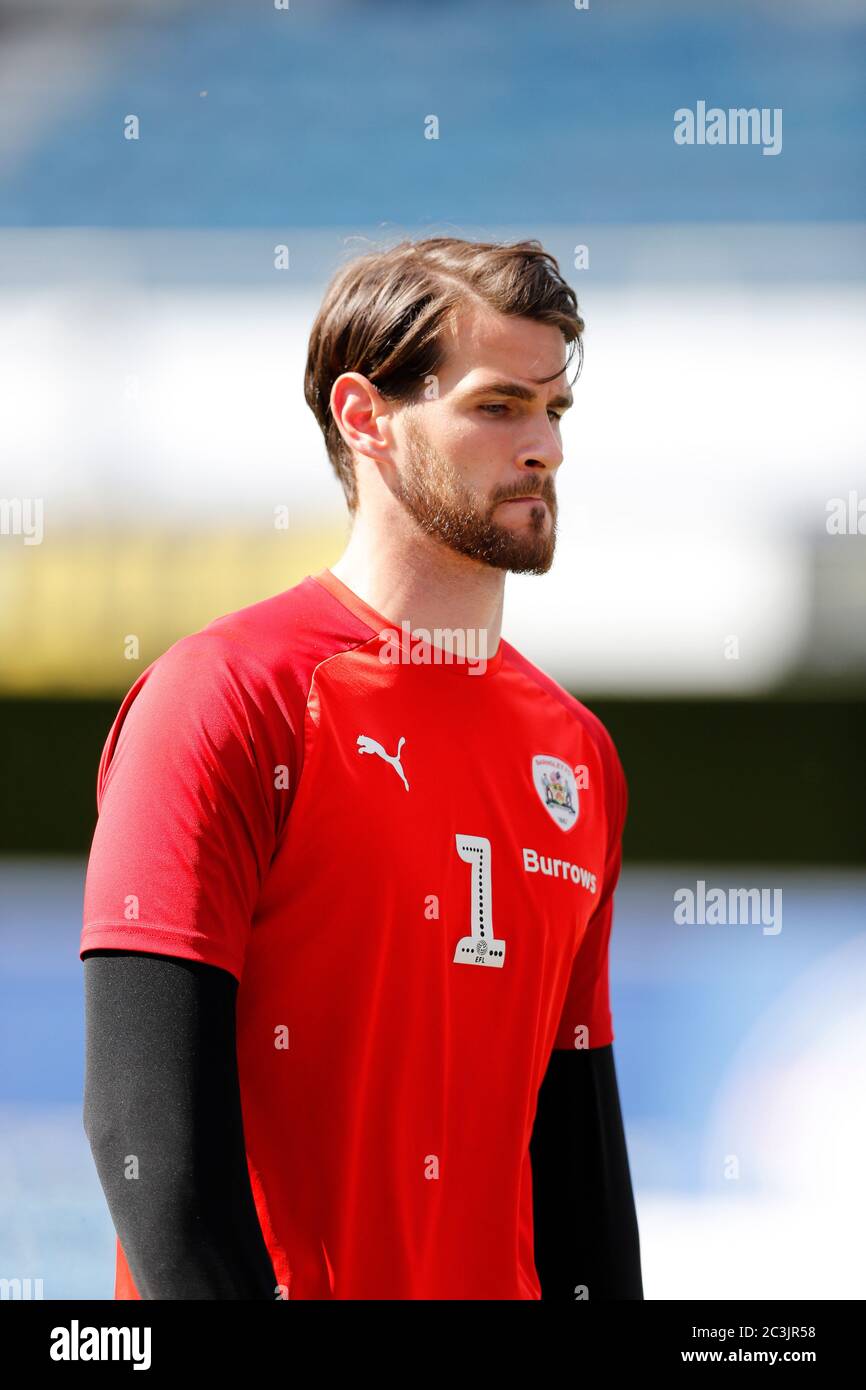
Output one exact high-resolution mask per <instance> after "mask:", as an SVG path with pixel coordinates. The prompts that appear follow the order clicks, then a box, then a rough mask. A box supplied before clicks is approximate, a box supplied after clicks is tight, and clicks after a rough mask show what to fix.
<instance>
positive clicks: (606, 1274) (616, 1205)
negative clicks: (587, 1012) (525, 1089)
mask: <svg viewBox="0 0 866 1390" xmlns="http://www.w3.org/2000/svg"><path fill="white" fill-rule="evenodd" d="M529 1152H530V1162H531V1164H532V1194H533V1219H534V1223H535V1267H536V1270H537V1272H538V1278H539V1280H540V1282H541V1298H542V1302H560V1303H561V1302H574V1300H575V1297H576V1295H575V1289H576V1288H578V1286H584V1285H585V1286H586V1295H585V1296H586V1297H588V1298H589V1299H590V1300H593V1299H595V1300H599V1299H605V1300H610V1299H643V1283H642V1280H641V1266H640V1242H639V1237H638V1225H637V1213H636V1211H635V1205H634V1195H633V1193H632V1186H631V1175H630V1172H629V1166H628V1154H627V1152H626V1143H625V1132H624V1129H623V1123H622V1112H621V1109H620V1101H619V1089H618V1087H617V1081H616V1069H615V1067H614V1061H613V1046H612V1044H609V1045H608V1046H607V1047H594V1048H584V1049H577V1048H562V1049H554V1051H553V1052H552V1053H551V1057H550V1062H549V1063H548V1068H547V1072H546V1073H545V1077H544V1081H543V1082H542V1084H541V1087H540V1089H539V1092H538V1107H537V1110H536V1116H535V1125H534V1128H533V1131H532V1139H531V1141H530V1148H529Z"/></svg>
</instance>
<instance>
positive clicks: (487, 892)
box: [454, 835, 505, 967]
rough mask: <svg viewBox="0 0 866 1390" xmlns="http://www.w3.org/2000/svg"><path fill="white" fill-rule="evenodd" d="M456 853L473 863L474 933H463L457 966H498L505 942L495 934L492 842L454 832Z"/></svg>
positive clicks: (471, 889) (501, 961)
mask: <svg viewBox="0 0 866 1390" xmlns="http://www.w3.org/2000/svg"><path fill="white" fill-rule="evenodd" d="M454 838H455V840H456V841H457V853H458V854H459V855H460V858H461V859H462V860H463V862H464V863H466V864H470V865H471V866H472V881H471V888H470V891H471V894H472V912H471V922H472V935H471V936H461V938H460V940H459V941H458V942H457V949H456V950H455V952H454V964H455V965H498V966H500V967H501V966H502V965H503V964H504V962H505V942H504V941H499V940H497V939H496V937H495V936H494V935H493V893H492V890H491V886H490V857H491V854H490V841H489V840H488V839H486V838H485V837H484V836H483V835H455V836H454Z"/></svg>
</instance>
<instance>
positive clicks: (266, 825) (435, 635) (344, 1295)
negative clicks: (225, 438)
mask: <svg viewBox="0 0 866 1390" xmlns="http://www.w3.org/2000/svg"><path fill="white" fill-rule="evenodd" d="M582 329H583V323H582V320H581V318H580V316H579V314H578V310H577V303H576V300H575V297H574V294H573V291H572V290H571V289H570V288H569V287H568V285H567V284H566V283H565V282H564V281H563V279H562V277H561V275H560V273H559V268H558V266H557V264H556V261H555V260H554V259H553V258H552V257H550V256H549V255H548V254H547V253H545V252H544V250H543V249H542V247H541V246H540V245H539V243H537V242H519V243H516V244H513V245H492V244H486V243H471V242H466V241H461V240H458V239H455V238H432V239H428V240H425V241H420V242H417V243H413V242H404V243H401V244H400V245H399V246H397V247H394V248H392V249H390V250H387V251H384V252H381V251H374V252H371V253H369V254H368V255H365V256H362V257H359V258H358V259H356V260H354V261H352V262H351V263H350V264H348V265H346V266H344V267H343V268H342V270H341V271H340V272H339V273H338V275H337V276H336V277H335V279H334V281H333V282H332V284H331V286H330V288H329V290H328V293H327V295H326V298H325V300H324V302H323V304H322V307H321V309H320V312H319V315H318V317H317V319H316V322H315V324H314V326H313V330H312V334H311V338H310V345H309V354H308V362H307V372H306V385H305V390H306V397H307V401H308V403H309V404H310V406H311V408H312V409H313V411H314V413H315V415H316V418H317V419H318V421H319V424H320V426H321V427H322V430H323V433H324V436H325V441H326V447H327V450H328V455H329V458H330V460H331V463H332V465H333V467H334V469H335V471H336V473H337V476H338V478H339V480H340V482H341V484H342V486H343V488H344V491H345V495H346V499H347V503H348V506H349V510H350V513H351V516H352V527H351V535H350V539H349V542H348V545H347V547H346V550H345V552H344V554H343V556H342V558H341V559H340V561H339V562H338V563H337V564H336V565H334V566H333V567H332V568H330V569H325V570H323V571H321V572H320V573H319V574H316V575H308V576H307V577H306V578H305V579H304V580H303V581H302V582H301V583H300V584H298V585H296V586H294V587H293V588H291V589H289V590H287V591H286V592H284V593H282V594H278V595H276V596H275V597H273V598H270V599H266V600H264V601H263V602H260V603H256V604H253V605H252V606H250V607H248V608H245V609H243V610H241V611H240V612H237V613H232V614H229V615H227V616H225V617H223V618H220V619H218V620H216V621H215V622H213V623H211V624H210V625H209V626H208V627H206V628H204V629H203V630H202V631H201V632H199V633H195V634H193V635H191V636H189V637H186V638H183V639H181V640H180V641H179V642H177V643H175V645H174V646H173V647H171V648H170V649H169V650H168V651H167V652H166V653H164V654H163V656H162V657H160V658H159V659H158V660H157V661H156V662H154V663H153V664H152V665H151V666H150V667H149V668H148V669H147V670H146V671H145V672H143V673H142V675H141V676H140V677H139V679H138V680H137V681H136V683H135V684H134V686H133V687H132V689H131V690H130V692H129V694H128V695H127V696H126V698H125V700H124V701H123V704H122V705H121V708H120V711H119V713H118V716H117V719H116V720H115V723H114V725H113V727H112V730H111V732H110V734H109V737H108V740H107V743H106V746H105V750H104V752H103V756H102V761H101V764H100V769H99V780H98V804H99V820H98V823H97V827H96V831H95V834H94V840H93V846H92V849H91V855H90V861H89V864H88V873H87V883H86V889H85V910H84V929H83V932H82V938H81V954H82V957H83V958H84V959H85V977H86V989H87V993H86V1001H87V1083H86V1098H85V1127H86V1129H87V1133H88V1136H89V1138H90V1141H91V1145H92V1148H93V1153H94V1157H95V1160H96V1164H97V1168H98V1171H99V1175H100V1179H101V1181H102V1184H103V1187H104V1190H105V1193H106V1197H107V1200H108V1203H109V1207H110V1210H111V1213H112V1217H113V1220H114V1223H115V1227H116V1230H117V1234H118V1238H119V1239H118V1249H117V1279H116V1290H115V1292H116V1297H118V1298H135V1297H142V1298H146V1299H154V1298H274V1297H283V1298H300V1299H472V1300H480V1299H538V1298H539V1297H543V1298H544V1299H545V1300H569V1301H573V1300H574V1299H575V1298H583V1297H589V1298H590V1299H631V1298H635V1299H640V1298H642V1297H643V1292H642V1285H641V1274H640V1257H639V1245H638V1232H637V1222H636V1219H635V1210H634V1201H633V1196H632V1190H631V1182H630V1176H629V1168H628V1160H627V1154H626V1147H625V1140H624V1135H623V1125H622V1118H621V1114H620V1106H619V1097H618V1093H617V1083H616V1075H615V1070H614V1063H613V1055H612V1049H611V1044H612V1040H613V1031H612V1026H611V1016H610V1007H609V997H608V942H609V936H610V929H611V920H612V901H613V900H612V895H613V889H614V885H615V883H616V879H617V876H618V873H619V867H620V858H621V835H622V827H623V821H624V817H625V809H626V789H625V781H624V777H623V774H622V769H621V767H620V763H619V759H618V757H617V755H616V752H615V749H614V747H613V744H612V741H611V739H610V737H609V735H608V734H607V732H606V731H605V729H604V728H603V726H602V725H601V724H600V722H599V721H598V720H597V719H596V718H595V716H593V715H592V714H590V712H589V711H588V710H587V709H585V708H584V706H583V705H581V704H580V703H579V702H578V701H577V700H575V699H574V698H573V697H572V696H571V695H569V694H568V693H567V692H566V691H565V690H563V689H562V688H561V687H560V686H558V685H557V684H556V683H555V682H554V681H553V680H551V679H550V678H549V677H548V676H546V675H544V674H543V673H542V672H541V671H540V670H538V668H536V667H535V666H533V665H532V664H531V663H530V662H529V661H527V660H526V659H525V658H524V657H522V656H521V655H520V654H519V653H518V652H517V651H516V650H515V649H514V648H513V647H511V646H510V645H509V644H508V643H507V642H504V641H503V640H502V639H501V637H500V629H501V623H502V609H503V594H504V581H505V575H506V573H507V572H508V571H511V572H515V573H529V574H543V573H545V572H546V571H547V570H548V569H549V568H550V566H551V564H552V561H553V554H554V544H555V531H556V510H557V501H556V491H555V477H556V472H557V470H558V468H559V467H560V465H561V463H562V444H561V439H560V420H561V417H562V415H563V413H564V412H565V410H566V409H568V408H569V406H570V404H571V391H570V387H569V384H568V379H567V375H566V368H567V366H568V361H569V360H570V358H569V357H568V355H567V351H566V350H567V349H568V348H571V349H572V350H573V349H574V347H575V345H576V346H577V347H578V348H579V347H580V334H581V332H582Z"/></svg>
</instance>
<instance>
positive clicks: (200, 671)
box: [130, 575, 368, 714]
mask: <svg viewBox="0 0 866 1390" xmlns="http://www.w3.org/2000/svg"><path fill="white" fill-rule="evenodd" d="M343 612H344V610H342V609H341V605H339V604H335V602H334V600H333V598H332V597H331V595H330V594H329V593H328V592H327V590H325V589H324V588H323V587H322V585H321V584H319V583H317V582H316V580H315V579H314V578H313V577H312V576H309V575H308V576H307V577H306V578H305V579H303V580H301V581H300V583H298V584H295V585H294V586H293V587H292V588H290V589H286V590H284V591H283V592H282V593H279V594H275V595H273V596H272V597H269V598H266V599H261V600H259V601H258V602H256V603H252V604H249V605H247V606H246V607H244V608H239V609H236V610H234V611H233V612H230V613H225V614H223V615H222V616H220V617H218V618H215V619H213V621H212V622H210V623H208V624H207V625H206V626H205V627H203V628H201V629H200V630H199V631H198V632H193V633H189V634H188V635H186V636H184V637H181V638H179V639H178V640H177V641H176V642H174V643H172V645H171V646H170V647H168V648H167V649H166V650H165V651H164V652H163V653H162V654H161V655H160V656H158V657H157V658H156V659H155V660H154V661H153V662H152V663H151V665H150V666H149V667H148V668H147V669H146V670H145V671H143V672H142V674H141V676H140V677H139V678H138V680H137V681H136V684H135V686H134V687H133V689H132V690H131V691H130V695H131V696H134V695H135V694H137V693H139V691H140V690H141V689H143V687H144V686H145V685H147V686H148V687H149V689H150V692H151V696H154V695H156V693H157V692H158V691H160V690H163V691H165V690H167V689H168V688H172V687H173V688H176V689H177V690H178V691H180V690H183V691H185V693H186V696H187V700H188V701H189V702H190V703H198V704H200V705H201V704H204V705H206V704H208V703H214V702H220V701H222V702H225V701H230V700H234V701H237V702H240V703H242V704H246V705H251V706H256V707H258V708H260V709H261V711H262V712H267V711H268V710H269V709H271V710H273V709H274V708H275V707H276V708H277V711H278V712H279V713H280V714H284V713H285V708H286V706H289V707H297V706H298V705H299V704H300V707H301V708H303V706H304V705H305V703H306V699H307V695H308V692H309V688H310V684H311V681H312V678H313V674H314V672H315V669H316V667H317V666H318V665H320V664H321V662H322V661H325V660H327V659H328V658H329V657H331V656H333V655H335V654H337V653H338V652H342V651H344V650H345V649H346V647H347V646H349V645H351V644H352V642H353V641H360V640H366V636H367V635H368V634H367V633H366V632H362V633H361V634H360V635H358V634H357V633H349V632H347V631H346V630H345V625H344V624H343V623H342V615H343Z"/></svg>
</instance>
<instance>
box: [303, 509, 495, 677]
mask: <svg viewBox="0 0 866 1390" xmlns="http://www.w3.org/2000/svg"><path fill="white" fill-rule="evenodd" d="M330 569H331V572H332V574H335V575H336V576H337V578H338V579H341V580H342V581H343V583H344V584H345V585H347V586H348V588H350V589H351V590H352V591H353V593H356V594H357V595H358V597H359V598H361V599H363V600H364V602H365V603H367V604H369V605H370V607H371V608H374V609H375V610H376V612H377V613H381V614H382V616H383V617H385V618H388V620H389V621H390V622H392V623H395V624H396V625H398V626H399V624H400V623H401V622H403V621H404V620H408V622H409V624H410V627H411V630H412V631H413V632H414V631H415V630H416V629H417V628H427V629H428V631H430V632H432V631H433V629H435V628H442V629H461V630H463V631H464V632H466V631H468V630H470V629H471V630H473V631H475V632H479V633H480V632H484V633H486V637H485V639H484V640H485V642H486V653H487V657H488V659H489V658H490V657H493V656H495V655H496V652H497V650H498V647H499V639H500V634H501V631H502V604H503V599H504V595H505V571H504V570H500V569H494V568H493V567H492V566H490V565H485V564H482V563H481V561H479V560H472V559H470V558H469V556H467V555H458V554H457V553H456V552H455V551H453V550H449V549H448V547H447V546H446V545H444V544H443V543H442V542H441V541H439V540H436V539H435V538H434V537H432V536H426V535H424V534H423V533H421V532H419V531H418V530H417V528H414V527H413V528H412V529H411V530H408V529H406V528H405V527H403V526H397V527H395V528H389V529H387V530H383V529H381V528H378V527H377V528H375V530H374V528H372V527H371V526H370V525H369V524H368V523H367V522H365V520H364V517H363V516H362V515H360V514H359V515H358V516H356V518H355V522H354V525H353V527H352V533H351V536H350V537H349V542H348V544H347V546H346V549H345V550H344V551H343V554H342V555H341V556H340V559H339V560H338V561H337V563H336V564H335V565H331V566H330ZM437 645H442V646H443V647H445V648H447V649H452V648H453V645H454V644H453V643H452V642H451V641H450V640H443V641H442V643H441V644H439V643H437Z"/></svg>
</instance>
